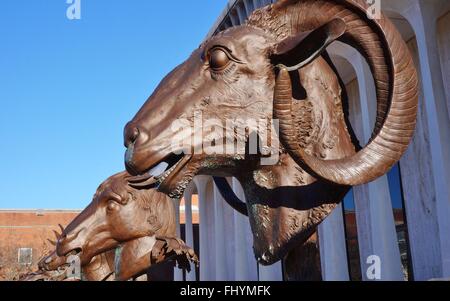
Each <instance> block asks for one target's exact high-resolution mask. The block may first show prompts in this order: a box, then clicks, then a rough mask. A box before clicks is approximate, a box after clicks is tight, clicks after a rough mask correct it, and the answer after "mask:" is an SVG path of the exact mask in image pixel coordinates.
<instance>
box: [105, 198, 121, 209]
mask: <svg viewBox="0 0 450 301" xmlns="http://www.w3.org/2000/svg"><path fill="white" fill-rule="evenodd" d="M119 208H120V205H119V203H117V202H116V201H113V200H110V201H108V204H107V205H106V210H108V211H110V212H112V211H116V210H118V209H119Z"/></svg>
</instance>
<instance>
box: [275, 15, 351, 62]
mask: <svg viewBox="0 0 450 301" xmlns="http://www.w3.org/2000/svg"><path fill="white" fill-rule="evenodd" d="M345 30H346V24H345V22H344V21H343V20H342V19H339V18H336V19H333V20H332V21H330V22H328V23H326V24H324V25H322V26H321V27H319V28H317V29H315V30H313V31H310V32H306V33H300V34H298V35H295V36H293V37H289V38H287V39H286V40H284V41H282V42H280V43H279V44H278V45H276V46H275V48H274V51H273V54H272V57H271V59H272V62H273V64H274V65H283V66H286V67H287V69H288V71H294V70H298V69H300V68H302V67H304V66H306V65H308V64H309V63H311V62H312V61H314V60H315V59H316V58H317V57H318V56H319V55H320V54H321V53H322V52H323V51H324V50H325V49H326V48H327V47H328V45H330V44H331V43H333V42H334V41H335V40H337V39H338V38H339V37H341V36H342V35H343V34H344V33H345Z"/></svg>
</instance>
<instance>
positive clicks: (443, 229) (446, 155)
mask: <svg viewBox="0 0 450 301" xmlns="http://www.w3.org/2000/svg"><path fill="white" fill-rule="evenodd" d="M414 2H415V3H414V5H410V7H409V9H408V10H407V11H405V12H404V15H405V17H406V18H407V19H408V21H409V22H410V23H411V25H412V27H413V28H414V31H415V33H416V38H417V46H418V52H419V63H420V69H421V79H422V88H423V93H424V99H425V109H426V114H427V120H428V138H429V141H430V145H431V153H430V154H429V155H430V157H431V163H432V168H433V169H432V170H433V179H434V185H435V186H434V189H435V191H436V200H435V203H436V212H437V220H438V224H439V237H440V253H441V261H442V275H441V277H449V276H450V239H449V237H450V218H449V216H450V118H449V114H448V112H447V105H446V100H445V91H444V85H443V80H442V71H441V64H440V61H439V52H438V44H437V37H436V32H437V28H436V11H433V9H434V7H433V6H432V5H427V4H430V3H429V2H427V1H420V2H416V1H414Z"/></svg>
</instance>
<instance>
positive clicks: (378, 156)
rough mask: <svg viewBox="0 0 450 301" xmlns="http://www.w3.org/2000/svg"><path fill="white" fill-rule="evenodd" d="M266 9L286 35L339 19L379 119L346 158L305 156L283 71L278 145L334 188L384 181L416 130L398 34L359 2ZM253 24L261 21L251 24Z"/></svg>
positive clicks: (409, 63)
mask: <svg viewBox="0 0 450 301" xmlns="http://www.w3.org/2000/svg"><path fill="white" fill-rule="evenodd" d="M265 9H266V10H267V11H266V13H268V14H270V15H272V16H274V17H275V18H280V20H284V21H283V22H285V23H286V24H287V26H291V27H292V28H290V34H296V32H301V31H305V32H306V31H310V30H313V29H315V28H318V27H320V26H322V25H324V24H326V23H328V22H330V21H331V20H333V19H335V18H340V19H342V20H343V21H344V22H345V24H346V31H345V33H344V34H343V35H342V37H340V38H339V40H340V41H342V42H344V43H346V44H348V45H350V46H352V47H354V48H356V49H357V50H358V51H359V52H360V53H361V54H362V55H363V56H364V57H365V58H366V60H367V62H368V64H369V66H370V68H371V70H372V74H373V77H374V80H375V86H376V94H377V118H376V124H375V129H374V131H373V135H372V139H371V140H370V142H369V143H368V145H367V146H365V147H364V148H363V149H362V150H361V151H359V152H357V153H356V154H355V155H352V156H350V157H347V158H343V159H339V160H322V159H320V158H317V157H314V156H312V155H309V154H307V153H305V151H304V150H303V149H302V148H301V147H300V145H299V143H298V141H299V139H298V137H297V133H296V131H295V127H294V118H293V116H292V86H291V80H290V77H289V73H288V70H287V69H286V68H281V69H280V70H279V74H278V76H277V79H276V85H275V91H274V117H275V118H277V119H279V120H280V139H281V141H282V143H283V144H284V146H285V148H286V150H287V151H288V152H289V154H290V155H291V156H292V158H293V159H294V160H295V161H296V162H297V163H298V164H300V165H302V166H303V167H305V168H307V169H308V170H309V171H310V172H311V173H313V174H314V175H316V176H317V177H320V178H322V179H325V180H328V181H330V182H333V183H337V184H342V185H352V186H353V185H359V184H364V183H367V182H370V181H372V180H374V179H376V178H378V177H380V176H382V175H384V174H385V173H386V172H388V171H389V169H390V168H391V167H392V166H393V165H394V164H395V163H396V162H397V161H398V160H399V159H400V157H401V156H402V155H403V153H404V152H405V150H406V148H407V146H408V144H409V142H410V140H411V137H412V136H413V133H414V129H415V124H416V115H417V105H418V78H417V72H416V69H415V67H414V64H413V60H412V57H411V55H410V53H409V50H408V48H407V46H406V44H405V42H404V41H403V39H402V37H401V35H400V33H399V32H398V31H397V30H396V28H395V27H394V25H393V24H392V23H391V22H390V21H389V20H388V19H387V18H385V17H384V16H381V18H380V19H370V18H369V17H368V16H367V13H366V12H368V6H367V3H366V2H365V1H362V0H281V1H278V2H277V3H276V4H274V5H272V6H270V7H269V8H265ZM251 20H252V19H251V18H250V24H251V23H252V21H251ZM286 20H287V21H286ZM253 22H254V23H258V22H260V21H256V18H255V21H253ZM273 23H274V24H277V22H273Z"/></svg>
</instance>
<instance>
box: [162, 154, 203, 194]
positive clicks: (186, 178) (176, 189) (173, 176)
mask: <svg viewBox="0 0 450 301" xmlns="http://www.w3.org/2000/svg"><path fill="white" fill-rule="evenodd" d="M191 159H192V156H187V155H185V156H184V157H183V158H182V159H181V160H180V161H178V162H177V163H175V165H173V166H172V167H170V168H169V169H168V170H166V171H165V172H164V173H163V174H162V175H161V176H159V177H158V184H159V185H158V191H160V192H163V193H165V194H167V195H168V196H169V197H171V198H174V199H179V198H181V197H182V196H183V193H184V191H185V190H186V188H187V187H188V185H189V183H190V182H191V181H192V179H193V178H194V177H195V176H196V175H197V171H198V170H199V168H198V166H197V164H192V163H191V162H190V161H191Z"/></svg>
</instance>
